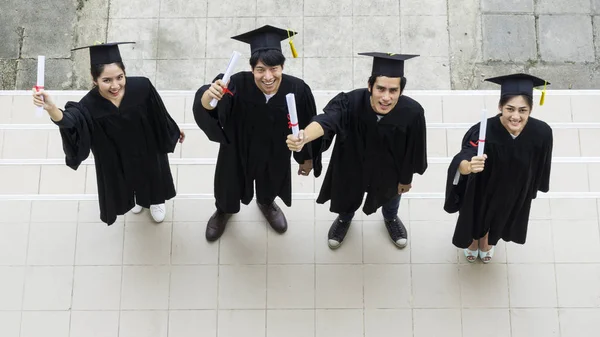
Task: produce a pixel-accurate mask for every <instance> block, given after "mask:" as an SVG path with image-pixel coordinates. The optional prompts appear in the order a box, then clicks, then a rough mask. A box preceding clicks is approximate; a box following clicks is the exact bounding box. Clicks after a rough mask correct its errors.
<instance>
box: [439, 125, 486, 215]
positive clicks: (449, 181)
mask: <svg viewBox="0 0 600 337" xmlns="http://www.w3.org/2000/svg"><path fill="white" fill-rule="evenodd" d="M479 125H480V123H477V124H476V125H474V126H472V127H471V128H470V129H469V130H468V131H467V133H465V135H464V137H463V139H462V148H461V150H460V152H459V153H457V154H456V155H455V156H454V157H453V158H452V161H451V162H450V166H449V167H448V173H447V174H448V175H447V177H446V196H445V200H444V210H445V211H446V212H448V213H455V212H458V211H459V210H460V207H461V205H462V202H463V200H462V198H463V196H464V193H465V190H466V185H467V181H468V178H469V175H462V174H460V173H459V172H458V168H459V166H460V163H461V162H462V161H463V160H469V161H470V160H471V158H473V157H474V156H476V155H477V146H478V145H479V144H478V140H479Z"/></svg>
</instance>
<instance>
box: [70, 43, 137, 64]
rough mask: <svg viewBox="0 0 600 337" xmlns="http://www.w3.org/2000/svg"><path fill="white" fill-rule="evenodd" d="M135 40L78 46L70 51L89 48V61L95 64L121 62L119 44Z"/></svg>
mask: <svg viewBox="0 0 600 337" xmlns="http://www.w3.org/2000/svg"><path fill="white" fill-rule="evenodd" d="M129 43H135V42H111V43H96V44H93V45H91V46H85V47H78V48H75V49H71V51H74V50H79V49H85V48H89V49H90V63H91V64H92V65H96V64H111V63H115V62H121V61H122V59H121V53H120V52H119V45H120V44H129Z"/></svg>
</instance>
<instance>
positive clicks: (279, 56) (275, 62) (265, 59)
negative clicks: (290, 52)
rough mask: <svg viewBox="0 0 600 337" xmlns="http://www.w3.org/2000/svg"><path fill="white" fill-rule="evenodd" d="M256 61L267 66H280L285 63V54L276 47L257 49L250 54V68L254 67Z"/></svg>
mask: <svg viewBox="0 0 600 337" xmlns="http://www.w3.org/2000/svg"><path fill="white" fill-rule="evenodd" d="M258 61H262V63H264V64H265V65H266V66H268V67H275V66H281V67H283V64H284V63H285V56H283V53H282V52H281V51H279V50H276V49H268V50H259V51H256V52H254V53H252V56H250V66H251V67H252V69H254V67H256V65H257V64H258Z"/></svg>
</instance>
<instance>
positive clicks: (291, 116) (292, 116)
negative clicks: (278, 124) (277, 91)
mask: <svg viewBox="0 0 600 337" xmlns="http://www.w3.org/2000/svg"><path fill="white" fill-rule="evenodd" d="M285 100H286V101H287V107H288V128H290V129H292V133H293V134H294V136H296V137H298V133H300V128H299V127H298V113H297V112H296V96H294V94H293V93H289V94H287V95H285Z"/></svg>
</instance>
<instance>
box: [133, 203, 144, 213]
mask: <svg viewBox="0 0 600 337" xmlns="http://www.w3.org/2000/svg"><path fill="white" fill-rule="evenodd" d="M142 209H143V208H142V206H140V205H135V206H133V208H132V209H131V212H132V213H133V214H139V213H140V212H141V211H142Z"/></svg>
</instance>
